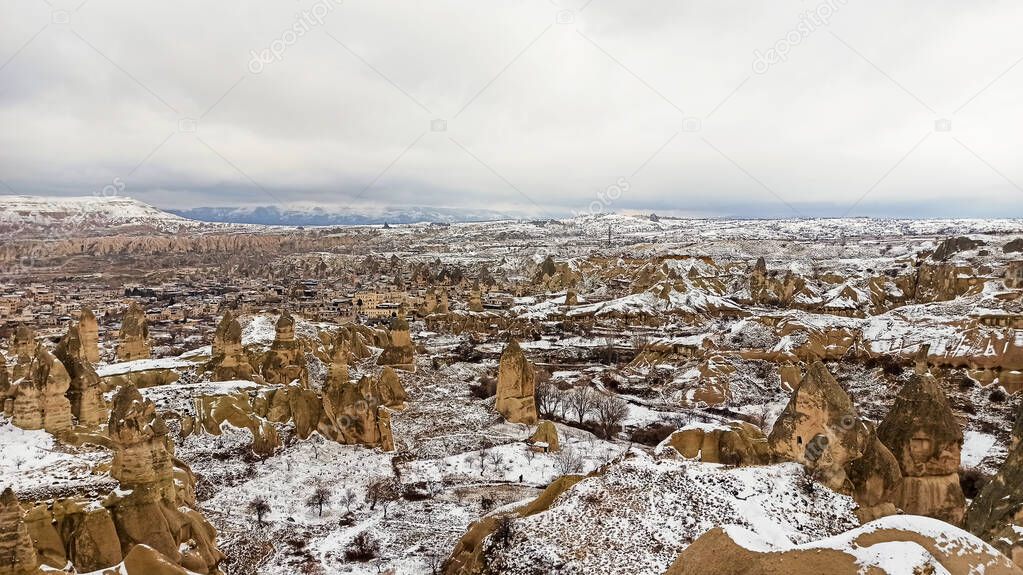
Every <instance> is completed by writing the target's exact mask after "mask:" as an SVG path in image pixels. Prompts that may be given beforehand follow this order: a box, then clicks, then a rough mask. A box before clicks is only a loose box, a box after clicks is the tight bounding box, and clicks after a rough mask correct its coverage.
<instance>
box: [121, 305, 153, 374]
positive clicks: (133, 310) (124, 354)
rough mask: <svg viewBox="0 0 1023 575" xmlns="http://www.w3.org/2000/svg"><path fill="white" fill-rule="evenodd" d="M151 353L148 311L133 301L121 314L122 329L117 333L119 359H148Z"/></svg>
mask: <svg viewBox="0 0 1023 575" xmlns="http://www.w3.org/2000/svg"><path fill="white" fill-rule="evenodd" d="M149 355H150V349H149V324H148V323H147V322H146V312H145V311H143V310H142V308H141V307H139V305H138V304H137V303H135V302H132V303H131V305H129V306H128V309H126V310H125V311H124V315H123V316H121V329H120V331H119V332H118V335H117V359H118V360H119V361H134V360H136V359H148V358H149Z"/></svg>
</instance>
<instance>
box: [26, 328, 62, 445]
mask: <svg viewBox="0 0 1023 575" xmlns="http://www.w3.org/2000/svg"><path fill="white" fill-rule="evenodd" d="M70 386H71V376H69V375H68V372H67V370H66V369H64V364H62V363H61V362H60V360H58V359H57V358H56V357H54V355H53V354H52V353H50V352H49V351H47V350H46V348H44V347H43V346H41V345H40V346H37V347H36V350H35V354H34V355H33V357H32V363H31V364H29V369H28V373H27V375H26V376H25V377H23V378H21V379H20V380H18V381H15V382H14V384H13V385H12V389H13V394H14V399H13V401H12V402H11V411H12V416H11V419H12V421H13V423H14V425H16V426H18V427H20V428H22V429H45V430H46V431H49V432H50V433H53V434H59V433H62V432H65V431H68V430H70V429H71V402H70V401H68V398H67V397H66V396H65V394H66V393H67V391H68V388H69V387H70Z"/></svg>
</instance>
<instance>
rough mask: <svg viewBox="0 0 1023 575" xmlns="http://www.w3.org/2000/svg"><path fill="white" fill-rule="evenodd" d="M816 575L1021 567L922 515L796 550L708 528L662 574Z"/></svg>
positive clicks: (1021, 574) (988, 574)
mask: <svg viewBox="0 0 1023 575" xmlns="http://www.w3.org/2000/svg"><path fill="white" fill-rule="evenodd" d="M896 550H897V551H896ZM822 573H826V574H828V575H862V574H864V573H870V574H875V573H876V574H878V575H880V574H882V573H892V574H894V573H905V574H907V575H908V574H910V573H912V574H915V575H926V574H936V573H942V574H948V575H976V574H977V573H984V574H985V575H1023V570H1021V569H1020V568H1018V567H1016V566H1015V565H1014V564H1013V563H1012V561H1010V560H1009V559H1008V558H1007V557H1005V556H1004V555H1002V554H1001V553H998V552H997V551H995V550H994V549H993V548H991V547H990V546H988V545H986V544H985V543H984V542H983V541H981V540H979V539H977V538H976V537H974V536H972V535H970V534H969V533H966V532H965V531H963V530H961V529H957V528H956V527H953V526H951V525H948V524H945V523H941V522H940V521H935V520H933V519H927V518H923V517H911V518H906V519H904V518H902V517H899V516H895V517H885V518H883V519H878V520H877V521H872V522H870V523H867V524H865V525H863V526H861V527H858V528H856V529H853V530H852V531H849V532H847V533H843V534H841V535H838V536H836V537H831V538H829V539H825V540H822V541H818V542H813V543H807V544H803V545H798V546H793V545H786V546H780V545H775V544H772V543H771V542H769V541H767V540H765V539H763V538H762V537H761V536H759V535H757V534H756V533H753V532H751V531H748V530H746V529H743V528H741V527H735V526H729V527H724V528H722V527H715V528H713V529H711V530H710V531H708V532H706V533H704V534H703V535H701V536H700V537H699V538H698V539H697V540H696V541H694V542H693V544H692V545H690V546H689V547H687V548H686V549H685V550H684V551H682V553H680V554H679V556H678V559H676V560H675V562H674V563H673V564H672V565H671V567H670V568H669V569H668V571H667V572H666V573H665V575H820V574H822Z"/></svg>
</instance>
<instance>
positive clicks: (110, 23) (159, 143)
mask: <svg viewBox="0 0 1023 575" xmlns="http://www.w3.org/2000/svg"><path fill="white" fill-rule="evenodd" d="M1021 24H1023V2H1019V1H1018V0H1006V1H987V0H985V1H973V2H962V1H959V0H956V1H941V0H939V1H928V2H923V1H919V2H891V1H890V0H882V1H860V0H847V1H846V2H842V1H841V0H828V1H825V2H814V1H813V0H805V1H799V0H769V1H764V2H756V3H753V2H735V1H708V0H701V1H681V0H660V1H653V0H643V1H642V2H638V1H626V0H528V1H527V0H504V1H500V2H496V1H482V0H460V1H448V0H432V1H430V2H393V1H385V0H343V1H340V2H339V1H338V0H321V1H319V2H314V1H310V0H298V1H295V0H276V1H273V2H269V1H262V0H260V1H254V0H217V1H216V2H211V1H209V0H175V1H173V2H167V1H165V0H164V1H160V2H155V1H151V0H84V1H83V0H71V1H69V0H3V2H2V3H0V127H2V129H0V193H5V194H9V193H21V194H45V195H91V194H103V193H106V194H110V193H118V194H121V195H127V196H132V197H136V198H138V199H141V200H144V201H147V202H149V203H152V204H155V205H157V206H160V207H165V208H187V207H194V206H218V205H219V206H225V205H226V206H233V205H254V204H260V205H265V204H278V203H292V202H311V203H321V204H331V205H339V206H345V205H352V204H354V205H359V204H362V203H367V202H368V203H375V204H380V205H390V206H394V205H428V206H471V207H483V208H497V209H506V210H517V211H522V212H532V213H547V214H553V215H563V214H566V213H570V212H581V211H589V210H614V211H619V212H627V211H643V212H646V211H657V212H658V213H674V214H678V215H739V216H791V215H806V216H810V215H828V216H838V215H843V214H850V215H894V216H902V217H913V216H921V217H922V216H1023V189H1021V186H1023V162H1020V161H1019V160H1020V150H1021V149H1023V129H1021V127H1023V97H1021V94H1023V64H1020V60H1021V58H1023V34H1020V32H1019V31H1020V26H1021Z"/></svg>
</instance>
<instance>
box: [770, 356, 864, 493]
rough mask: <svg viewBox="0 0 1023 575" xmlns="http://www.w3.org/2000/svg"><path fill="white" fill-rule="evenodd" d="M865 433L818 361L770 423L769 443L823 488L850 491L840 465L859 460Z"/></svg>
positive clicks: (775, 450) (783, 457)
mask: <svg viewBox="0 0 1023 575" xmlns="http://www.w3.org/2000/svg"><path fill="white" fill-rule="evenodd" d="M868 436H869V433H868V430H867V428H866V426H865V425H864V424H863V422H862V421H860V418H859V414H858V413H857V412H856V408H855V407H853V404H852V401H851V400H850V399H849V396H848V395H847V394H846V393H845V390H843V389H842V388H841V386H839V385H838V382H837V381H835V378H834V377H832V376H831V373H829V372H828V370H827V368H826V367H824V364H823V363H821V362H820V361H814V362H813V363H812V364H810V367H809V368H808V369H807V371H806V375H805V376H804V377H803V380H802V381H801V382H800V383H799V386H798V387H797V388H796V389H795V391H793V392H792V398H791V399H790V400H789V403H788V405H787V406H786V407H785V410H784V411H783V412H782V414H781V415H780V416H779V417H778V420H777V421H776V422H775V423H774V428H773V429H771V434H770V436H769V437H768V443H769V444H770V446H771V450H772V451H773V452H774V453H775V454H776V455H777V456H778V457H779V458H781V459H784V460H787V461H796V462H799V463H802V464H803V465H804V466H806V467H807V468H808V469H810V470H812V471H813V472H814V474H815V475H817V476H818V478H819V479H820V480H821V481H822V482H823V483H824V484H825V485H827V486H829V487H831V488H832V489H835V490H836V491H843V492H847V493H848V492H849V491H851V489H852V485H851V484H850V483H849V480H848V478H847V477H846V473H845V465H846V464H847V463H849V462H850V461H853V460H854V459H858V458H859V457H861V456H862V455H863V452H864V449H865V448H866V447H867V440H868Z"/></svg>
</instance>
